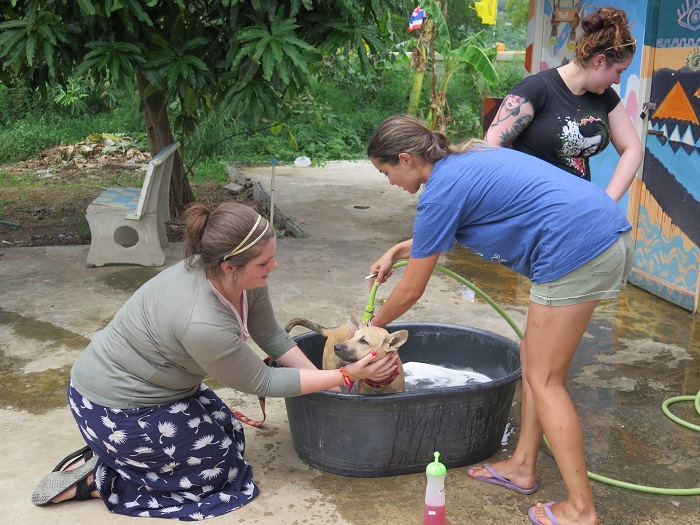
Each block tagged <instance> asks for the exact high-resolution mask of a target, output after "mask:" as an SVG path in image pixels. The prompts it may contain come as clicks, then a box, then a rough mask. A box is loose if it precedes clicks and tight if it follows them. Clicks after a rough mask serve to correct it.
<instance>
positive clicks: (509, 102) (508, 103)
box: [491, 95, 527, 126]
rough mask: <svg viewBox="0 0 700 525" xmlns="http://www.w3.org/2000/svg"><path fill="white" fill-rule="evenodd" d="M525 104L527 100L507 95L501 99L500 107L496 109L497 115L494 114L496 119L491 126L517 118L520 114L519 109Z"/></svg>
mask: <svg viewBox="0 0 700 525" xmlns="http://www.w3.org/2000/svg"><path fill="white" fill-rule="evenodd" d="M526 103H527V100H525V99H524V98H523V97H519V96H518V95H508V96H507V97H506V98H505V99H503V102H502V103H501V107H500V108H499V109H498V113H497V114H496V118H495V119H494V121H493V124H491V125H492V126H493V125H496V124H500V123H501V122H503V121H504V120H506V119H508V118H510V117H517V116H518V115H519V114H520V108H521V107H522V106H523V104H526Z"/></svg>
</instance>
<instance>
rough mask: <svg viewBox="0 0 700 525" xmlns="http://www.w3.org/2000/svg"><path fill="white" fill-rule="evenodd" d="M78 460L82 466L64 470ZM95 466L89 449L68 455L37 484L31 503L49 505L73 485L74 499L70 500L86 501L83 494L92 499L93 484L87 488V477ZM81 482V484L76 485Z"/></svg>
mask: <svg viewBox="0 0 700 525" xmlns="http://www.w3.org/2000/svg"><path fill="white" fill-rule="evenodd" d="M80 459H82V460H84V463H83V464H82V465H80V466H79V467H76V468H74V469H73V470H65V468H67V467H69V466H71V465H73V464H74V463H75V462H76V461H78V460H80ZM95 465H97V456H95V454H94V452H93V451H92V450H91V449H90V447H83V448H81V449H80V450H77V451H75V452H73V453H72V454H69V455H68V456H66V457H65V458H63V459H62V460H61V461H60V463H59V464H58V465H56V467H55V468H54V469H53V471H52V472H51V473H50V474H49V475H48V476H46V477H44V479H42V480H41V481H40V482H39V484H38V485H37V486H36V488H35V489H34V492H33V493H32V503H33V504H34V505H39V506H41V505H46V504H48V503H51V500H52V499H54V498H55V497H56V496H58V495H59V494H60V493H61V492H63V491H65V490H67V489H68V488H70V487H72V486H73V485H76V497H75V498H72V499H86V498H85V492H87V494H88V495H89V497H90V498H92V496H91V495H90V492H91V491H92V490H95V487H94V485H95V483H94V481H93V483H91V484H90V485H89V486H88V485H87V477H88V476H89V475H90V474H92V473H93V472H94V470H95ZM81 481H82V482H83V483H80V485H78V483H79V482H81ZM81 488H82V490H81V492H80V495H81V496H82V497H81V498H78V497H77V496H78V490H79V489H81Z"/></svg>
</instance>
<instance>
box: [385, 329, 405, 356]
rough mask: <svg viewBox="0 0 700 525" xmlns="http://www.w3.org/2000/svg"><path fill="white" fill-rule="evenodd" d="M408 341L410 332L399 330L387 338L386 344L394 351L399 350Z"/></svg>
mask: <svg viewBox="0 0 700 525" xmlns="http://www.w3.org/2000/svg"><path fill="white" fill-rule="evenodd" d="M407 340H408V330H398V331H396V332H394V333H393V334H389V335H388V336H387V337H386V342H387V343H389V346H390V347H391V349H392V350H393V351H396V350H398V349H399V347H400V346H401V345H402V344H404V343H405V342H406V341H407Z"/></svg>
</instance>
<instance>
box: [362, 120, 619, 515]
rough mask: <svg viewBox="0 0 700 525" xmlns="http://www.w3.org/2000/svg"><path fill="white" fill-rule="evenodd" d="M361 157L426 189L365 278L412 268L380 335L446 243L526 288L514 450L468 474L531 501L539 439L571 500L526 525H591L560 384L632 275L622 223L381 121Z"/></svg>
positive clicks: (602, 202) (563, 188) (488, 152)
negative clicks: (601, 305) (398, 237)
mask: <svg viewBox="0 0 700 525" xmlns="http://www.w3.org/2000/svg"><path fill="white" fill-rule="evenodd" d="M367 154H368V156H369V158H370V160H371V161H372V163H373V164H374V166H375V167H376V168H377V169H378V170H379V171H380V172H381V173H383V174H384V175H386V176H387V177H388V179H389V183H390V184H392V185H397V186H400V187H401V188H403V189H405V190H406V191H408V192H409V193H417V192H418V191H419V189H420V188H421V186H424V189H423V191H422V192H421V194H420V197H419V200H418V208H417V212H416V219H415V223H414V227H413V238H412V239H409V240H407V241H404V242H401V243H399V244H397V245H395V246H393V247H392V248H390V249H389V250H388V251H387V252H386V253H385V254H384V255H382V256H381V257H380V258H379V259H378V260H377V262H375V263H374V264H373V265H372V266H371V268H370V271H371V272H372V273H375V272H376V273H377V282H378V283H384V282H385V281H386V280H387V278H388V277H389V276H390V275H391V273H392V270H391V267H392V265H393V264H394V263H395V262H396V261H397V260H399V259H406V258H407V259H408V265H407V266H406V270H405V273H404V276H403V277H402V279H401V280H400V281H399V282H398V283H397V284H396V287H395V288H394V290H393V291H392V292H391V294H390V295H389V297H388V298H387V300H386V302H385V303H384V305H383V306H382V307H381V309H380V310H379V311H378V312H377V314H376V315H375V317H374V318H373V319H372V320H371V321H370V323H371V324H372V325H376V326H385V325H387V324H389V323H390V322H392V321H394V320H395V319H396V318H398V317H399V316H401V315H402V314H403V313H404V312H406V311H407V310H408V309H409V308H411V307H412V306H413V305H414V304H415V303H416V302H417V301H418V299H419V298H420V297H421V296H422V295H423V292H424V291H425V287H426V286H427V284H428V280H429V279H430V276H431V274H432V272H433V269H434V268H435V264H436V263H437V261H438V258H439V257H440V254H441V253H442V252H444V251H447V250H449V249H450V248H451V247H452V246H453V243H454V241H457V242H459V243H460V244H462V245H464V246H466V247H467V248H469V249H470V250H471V251H472V252H474V253H476V254H478V255H479V256H481V257H483V258H484V259H487V260H492V261H495V262H497V263H498V264H501V265H503V266H506V267H508V268H511V269H513V270H514V271H516V272H518V273H520V274H522V275H524V276H525V277H528V278H529V279H530V280H531V281H532V289H531V291H530V303H529V305H528V312H527V323H526V328H525V332H524V335H523V338H522V341H521V362H522V371H523V372H522V373H523V388H522V392H523V393H522V420H521V421H522V428H521V430H520V436H519V439H518V444H517V446H516V448H515V451H514V452H513V455H512V457H510V458H509V459H507V460H505V461H501V462H498V463H495V464H493V465H488V464H487V465H483V466H481V467H475V468H473V469H470V471H469V475H470V476H471V477H473V478H475V479H477V480H479V481H484V482H487V483H495V484H498V485H501V486H505V487H507V488H510V489H512V490H515V491H517V492H521V493H526V494H531V493H533V492H535V490H537V483H536V481H535V477H536V476H535V473H536V472H535V466H536V459H537V452H538V450H539V448H540V444H541V442H542V434H543V432H544V434H546V435H547V438H548V440H549V444H550V446H551V449H552V453H553V454H554V458H555V459H556V461H557V465H558V467H559V470H560V472H561V474H562V477H563V478H564V482H565V484H566V487H567V490H568V491H569V496H568V499H566V500H565V501H562V502H560V503H558V504H553V503H548V504H546V505H539V504H538V505H536V506H534V507H532V508H531V509H530V512H529V517H530V521H531V522H532V523H535V524H543V525H556V524H557V521H556V520H559V523H561V524H562V525H565V524H567V523H584V524H595V523H596V514H595V508H594V505H593V496H592V493H591V487H590V484H589V482H588V477H587V475H586V465H585V460H584V454H583V435H582V431H581V427H580V424H579V420H578V416H577V415H576V410H575V408H574V406H573V404H572V402H571V399H570V397H569V395H568V393H567V391H566V388H565V386H564V384H565V382H566V377H567V375H568V372H569V366H570V364H571V360H572V358H573V356H574V352H575V351H576V348H577V346H578V344H579V342H580V341H581V338H582V337H583V334H584V332H585V331H586V327H587V326H588V322H589V320H590V318H591V315H592V314H593V310H594V309H595V307H596V305H597V304H598V302H599V301H600V300H602V299H608V298H614V297H617V294H618V291H619V289H620V287H621V286H622V284H623V282H624V280H625V278H626V276H627V275H628V273H629V272H630V270H631V267H632V256H633V248H632V239H631V235H630V233H629V232H630V229H631V226H630V224H629V222H628V221H627V218H626V217H625V215H624V214H623V212H622V211H621V210H620V208H619V206H618V205H617V204H616V203H615V201H614V200H613V199H611V198H610V197H609V196H608V195H606V193H605V192H604V191H603V190H602V189H601V188H599V187H598V186H596V185H595V184H590V183H589V182H586V181H584V180H583V179H580V178H578V177H568V176H565V175H564V174H563V173H562V171H561V170H560V169H559V168H557V167H555V166H553V165H551V164H548V163H547V162H545V161H543V160H540V159H538V158H536V157H533V156H530V155H526V154H524V153H521V152H518V151H514V150H510V149H505V148H495V147H491V146H489V145H487V144H485V143H483V142H481V141H471V142H469V143H465V144H463V145H460V146H454V145H452V144H450V142H449V141H448V139H447V137H446V136H445V135H444V134H443V133H440V132H436V131H431V130H429V129H428V128H427V127H426V126H425V125H424V124H423V123H422V122H420V121H419V120H418V119H416V118H414V117H411V116H408V115H395V116H393V117H389V118H388V119H386V120H385V121H384V122H382V123H381V124H380V125H379V127H378V128H377V129H376V131H375V132H374V134H373V136H372V138H371V140H370V143H369V146H368V148H367ZM548 513H549V514H548ZM552 516H556V518H553V517H552Z"/></svg>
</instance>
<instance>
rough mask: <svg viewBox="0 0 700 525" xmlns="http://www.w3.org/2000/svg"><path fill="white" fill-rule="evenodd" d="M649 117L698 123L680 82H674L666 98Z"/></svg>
mask: <svg viewBox="0 0 700 525" xmlns="http://www.w3.org/2000/svg"><path fill="white" fill-rule="evenodd" d="M651 118H671V119H675V120H685V121H688V122H692V123H693V124H698V123H699V122H698V117H697V115H695V111H693V106H691V104H690V100H688V96H687V95H686V94H685V91H683V88H682V87H681V83H680V82H676V85H675V86H673V88H672V89H671V91H669V92H668V95H666V98H664V99H663V101H662V102H661V104H659V107H658V108H656V111H654V114H653V115H652V116H651Z"/></svg>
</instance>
